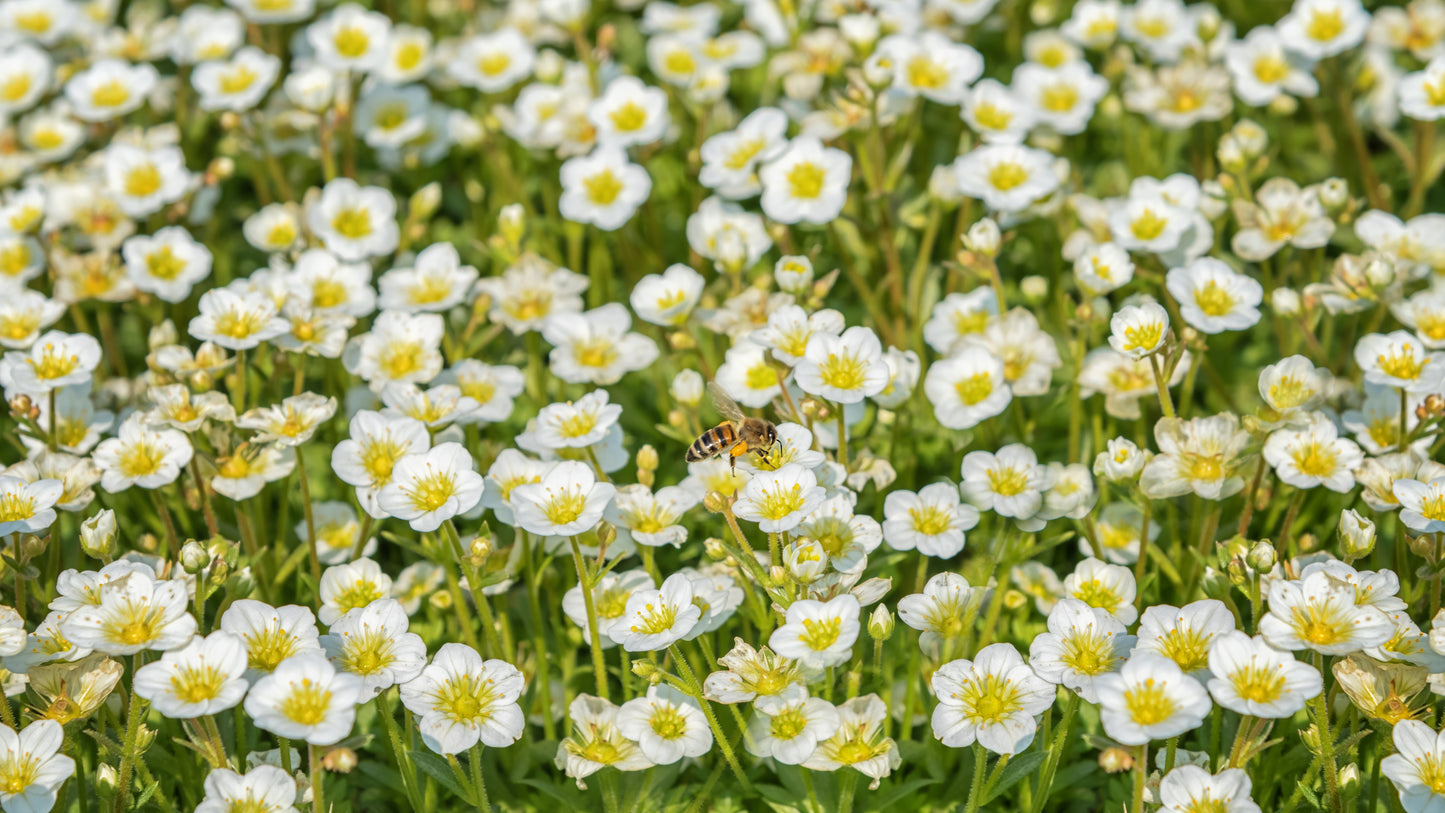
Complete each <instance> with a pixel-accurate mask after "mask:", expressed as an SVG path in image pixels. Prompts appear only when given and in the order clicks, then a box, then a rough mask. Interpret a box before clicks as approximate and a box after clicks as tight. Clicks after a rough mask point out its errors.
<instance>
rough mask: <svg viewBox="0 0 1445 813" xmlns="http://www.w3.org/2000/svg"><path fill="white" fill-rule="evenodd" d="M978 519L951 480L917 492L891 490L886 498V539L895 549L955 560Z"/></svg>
mask: <svg viewBox="0 0 1445 813" xmlns="http://www.w3.org/2000/svg"><path fill="white" fill-rule="evenodd" d="M978 520H979V512H978V509H977V508H974V507H973V506H971V505H968V504H966V503H963V502H961V501H960V500H959V496H958V489H957V488H955V487H954V486H953V484H952V483H932V484H930V485H926V486H924V487H923V488H921V489H919V490H918V493H916V494H915V493H914V492H912V491H904V490H901V489H900V490H897V491H890V492H888V496H887V497H885V498H884V500H883V539H884V541H886V542H887V543H888V546H889V547H890V548H893V549H894V550H914V549H917V550H918V552H919V553H921V554H923V555H925V556H936V557H938V558H940V559H952V558H953V557H955V556H957V555H958V554H959V553H960V552H962V551H963V545H964V533H965V532H967V531H971V530H973V528H974V526H976V525H978Z"/></svg>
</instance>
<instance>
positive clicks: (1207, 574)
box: [1203, 567, 1229, 599]
mask: <svg viewBox="0 0 1445 813" xmlns="http://www.w3.org/2000/svg"><path fill="white" fill-rule="evenodd" d="M1203 587H1204V595H1206V596H1208V597H1210V598H1216V599H1222V598H1224V597H1225V596H1226V595H1228V594H1229V577H1228V576H1227V575H1225V574H1223V573H1220V572H1219V570H1218V569H1216V568H1212V567H1210V568H1205V570H1204V585H1203Z"/></svg>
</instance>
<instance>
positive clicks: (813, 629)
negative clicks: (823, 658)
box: [798, 616, 843, 652]
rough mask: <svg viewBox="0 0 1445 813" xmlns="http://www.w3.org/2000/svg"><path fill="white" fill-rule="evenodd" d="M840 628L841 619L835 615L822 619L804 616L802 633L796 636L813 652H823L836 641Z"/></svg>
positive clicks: (841, 627) (841, 624) (841, 626)
mask: <svg viewBox="0 0 1445 813" xmlns="http://www.w3.org/2000/svg"><path fill="white" fill-rule="evenodd" d="M842 629H843V619H842V618H839V617H836V616H835V617H833V618H824V619H815V618H805V619H803V634H802V635H799V636H798V640H799V641H802V642H803V643H804V644H807V646H808V648H809V649H811V650H813V651H814V652H823V651H825V650H827V649H828V647H830V646H832V645H833V644H835V643H837V641H838V634H839V633H840V632H841V631H842Z"/></svg>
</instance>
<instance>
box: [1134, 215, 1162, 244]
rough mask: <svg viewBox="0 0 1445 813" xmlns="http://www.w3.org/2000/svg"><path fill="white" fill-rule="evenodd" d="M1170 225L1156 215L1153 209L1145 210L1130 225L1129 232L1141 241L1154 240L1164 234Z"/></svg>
mask: <svg viewBox="0 0 1445 813" xmlns="http://www.w3.org/2000/svg"><path fill="white" fill-rule="evenodd" d="M1168 225H1169V221H1168V220H1167V219H1165V218H1162V217H1160V216H1159V215H1157V214H1155V212H1154V210H1153V209H1145V210H1144V211H1142V212H1140V213H1139V216H1138V217H1136V218H1134V222H1132V223H1130V224H1129V231H1131V232H1133V233H1134V236H1135V237H1136V238H1138V239H1140V240H1154V239H1156V238H1158V237H1159V235H1161V234H1163V233H1164V228H1165V227H1166V226H1168Z"/></svg>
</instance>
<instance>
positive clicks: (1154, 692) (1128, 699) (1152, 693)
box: [1124, 678, 1174, 726]
mask: <svg viewBox="0 0 1445 813" xmlns="http://www.w3.org/2000/svg"><path fill="white" fill-rule="evenodd" d="M1124 708H1125V709H1126V710H1127V711H1128V712H1129V719H1131V720H1133V721H1134V722H1135V723H1137V724H1139V725H1141V726H1145V725H1158V724H1160V723H1162V722H1164V721H1165V720H1168V719H1169V718H1170V717H1173V716H1174V701H1173V700H1172V699H1170V697H1169V693H1168V692H1166V691H1165V690H1164V684H1162V683H1156V682H1155V681H1154V679H1153V678H1149V679H1147V680H1145V681H1144V684H1143V685H1142V686H1137V687H1135V688H1133V689H1130V690H1128V691H1126V692H1124Z"/></svg>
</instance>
